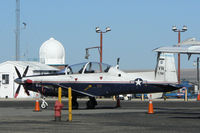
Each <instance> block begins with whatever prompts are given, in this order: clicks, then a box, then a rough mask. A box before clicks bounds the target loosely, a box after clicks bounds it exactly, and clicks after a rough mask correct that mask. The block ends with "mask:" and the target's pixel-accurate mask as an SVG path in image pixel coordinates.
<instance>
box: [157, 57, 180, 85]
mask: <svg viewBox="0 0 200 133" xmlns="http://www.w3.org/2000/svg"><path fill="white" fill-rule="evenodd" d="M155 79H156V80H162V81H167V82H178V80H177V73H176V66H175V59H174V54H172V53H158V57H157V65H156V69H155Z"/></svg>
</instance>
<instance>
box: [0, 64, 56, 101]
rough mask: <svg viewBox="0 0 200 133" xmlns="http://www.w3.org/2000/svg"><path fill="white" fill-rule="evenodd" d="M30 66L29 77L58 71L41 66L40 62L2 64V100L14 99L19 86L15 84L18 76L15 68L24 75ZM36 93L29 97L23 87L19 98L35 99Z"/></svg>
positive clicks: (31, 93) (0, 96) (0, 87)
mask: <svg viewBox="0 0 200 133" xmlns="http://www.w3.org/2000/svg"><path fill="white" fill-rule="evenodd" d="M27 66H29V70H28V72H27V76H28V75H38V74H47V73H55V72H57V71H59V70H58V69H56V68H54V67H51V66H48V65H45V64H41V63H39V62H30V61H6V62H4V63H1V64H0V98H14V95H15V92H16V89H17V87H18V84H16V83H15V82H14V80H15V79H16V78H18V75H17V73H16V71H15V67H17V69H18V70H19V72H20V74H21V75H23V73H24V71H25V69H26V67H27ZM35 94H36V93H33V92H30V96H27V94H26V93H25V91H24V89H23V86H21V89H20V92H19V95H18V98H26V97H34V96H35Z"/></svg>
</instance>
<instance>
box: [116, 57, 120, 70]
mask: <svg viewBox="0 0 200 133" xmlns="http://www.w3.org/2000/svg"><path fill="white" fill-rule="evenodd" d="M119 60H120V58H117V66H116V68H117V69H119Z"/></svg>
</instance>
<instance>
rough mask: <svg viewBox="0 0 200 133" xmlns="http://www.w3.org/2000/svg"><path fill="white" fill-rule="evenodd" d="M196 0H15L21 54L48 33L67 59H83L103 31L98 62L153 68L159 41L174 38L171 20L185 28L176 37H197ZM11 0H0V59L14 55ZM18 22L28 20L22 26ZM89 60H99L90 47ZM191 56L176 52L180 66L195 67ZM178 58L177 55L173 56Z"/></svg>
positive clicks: (31, 52) (34, 54) (34, 51)
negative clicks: (117, 61)
mask: <svg viewBox="0 0 200 133" xmlns="http://www.w3.org/2000/svg"><path fill="white" fill-rule="evenodd" d="M199 5H200V1H199V0H190V1H189V0H20V23H21V25H20V26H21V30H20V34H21V37H20V56H21V59H22V60H26V59H28V58H37V59H38V58H39V48H40V46H41V45H42V43H44V42H45V41H46V40H48V39H49V38H51V37H53V38H55V39H56V40H58V41H59V42H61V43H62V44H63V46H64V47H65V50H66V64H76V63H80V62H86V61H88V60H86V59H85V58H84V57H85V48H88V47H94V46H99V44H100V35H99V34H98V33H96V32H95V28H96V27H100V29H101V30H102V31H105V28H106V27H110V28H111V31H110V32H107V33H105V34H103V62H104V63H108V64H111V65H115V64H116V60H117V58H118V57H119V58H120V68H121V69H125V70H134V69H135V70H138V69H154V68H155V65H156V57H157V54H156V53H155V52H153V51H152V50H153V49H155V48H157V47H160V46H171V45H174V44H177V41H178V33H175V32H173V31H172V30H171V29H172V26H173V25H176V26H177V27H178V28H179V29H182V27H183V25H186V26H187V27H188V31H186V32H184V33H181V40H185V39H188V38H192V37H195V38H197V40H200V17H199V13H200V9H199ZM15 10H16V1H15V0H0V18H1V19H0V20H1V21H0V38H1V44H0V45H1V49H0V63H1V62H4V61H7V60H15V29H16V28H15V27H16V20H15V19H16V16H15ZM23 22H25V23H26V24H27V26H26V28H25V29H24V26H23V24H22V23H23ZM89 54H90V57H89V61H99V53H98V50H95V49H93V50H90V51H89ZM196 57H197V56H192V58H191V59H190V61H188V60H187V56H186V55H182V56H181V68H194V66H193V61H195V60H196ZM176 60H177V57H176Z"/></svg>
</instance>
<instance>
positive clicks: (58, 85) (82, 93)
mask: <svg viewBox="0 0 200 133" xmlns="http://www.w3.org/2000/svg"><path fill="white" fill-rule="evenodd" d="M53 85H55V86H57V87H62V88H64V89H67V90H68V88H69V87H66V86H63V85H60V84H53ZM71 89H72V91H73V92H76V93H79V94H81V95H85V96H90V97H95V96H96V95H92V94H89V93H86V92H83V91H78V90H75V89H73V88H71Z"/></svg>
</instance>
